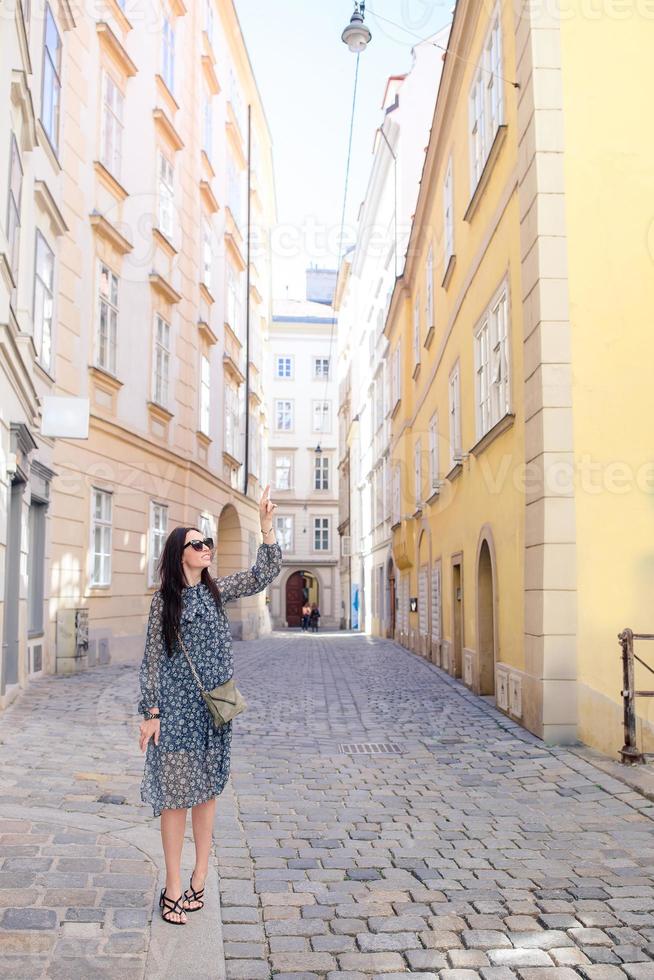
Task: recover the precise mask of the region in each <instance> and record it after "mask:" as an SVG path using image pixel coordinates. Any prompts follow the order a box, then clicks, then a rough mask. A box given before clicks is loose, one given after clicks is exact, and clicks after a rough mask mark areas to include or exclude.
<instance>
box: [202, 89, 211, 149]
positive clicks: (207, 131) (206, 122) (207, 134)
mask: <svg viewBox="0 0 654 980" xmlns="http://www.w3.org/2000/svg"><path fill="white" fill-rule="evenodd" d="M202 149H203V150H204V152H205V153H206V154H207V156H208V157H209V159H211V156H212V150H213V105H212V102H211V92H209V91H208V90H207V87H206V85H205V86H204V88H203V95H202Z"/></svg>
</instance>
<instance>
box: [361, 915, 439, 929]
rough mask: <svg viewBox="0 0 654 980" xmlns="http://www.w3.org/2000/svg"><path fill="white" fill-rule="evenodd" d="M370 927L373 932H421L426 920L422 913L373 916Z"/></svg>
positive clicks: (369, 921) (369, 920)
mask: <svg viewBox="0 0 654 980" xmlns="http://www.w3.org/2000/svg"><path fill="white" fill-rule="evenodd" d="M368 927H369V928H370V930H371V931H372V932H419V931H420V930H421V929H424V928H425V920H424V918H423V917H422V916H420V915H391V916H384V917H380V916H371V917H370V918H369V919H368Z"/></svg>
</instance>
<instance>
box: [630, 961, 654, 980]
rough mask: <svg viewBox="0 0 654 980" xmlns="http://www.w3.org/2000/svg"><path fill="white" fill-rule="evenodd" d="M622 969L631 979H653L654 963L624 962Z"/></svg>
mask: <svg viewBox="0 0 654 980" xmlns="http://www.w3.org/2000/svg"><path fill="white" fill-rule="evenodd" d="M622 969H623V970H624V972H625V973H626V974H627V976H628V977H630V978H631V980H652V978H653V977H654V963H623V964H622Z"/></svg>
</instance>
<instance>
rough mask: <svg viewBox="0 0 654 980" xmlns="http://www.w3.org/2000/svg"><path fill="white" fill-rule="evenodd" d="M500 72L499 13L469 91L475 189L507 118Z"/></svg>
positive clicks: (472, 172) (472, 167)
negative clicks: (500, 128) (497, 134)
mask: <svg viewBox="0 0 654 980" xmlns="http://www.w3.org/2000/svg"><path fill="white" fill-rule="evenodd" d="M501 72H502V38H501V29H500V20H499V14H498V15H497V16H496V17H495V20H494V22H493V24H492V26H491V29H490V31H489V33H488V37H487V40H486V43H485V44H484V50H483V52H482V55H481V59H480V61H479V66H478V69H477V73H476V75H475V79H474V82H473V85H472V89H471V91H470V108H469V113H470V176H471V184H472V190H473V191H474V189H475V187H476V186H477V184H478V182H479V178H480V177H481V174H482V171H483V169H484V165H485V163H486V160H487V159H488V154H489V153H490V149H491V146H492V145H493V140H494V139H495V134H496V133H497V129H498V127H499V126H501V125H502V122H503V119H504V103H503V97H502V79H501V77H500V76H501Z"/></svg>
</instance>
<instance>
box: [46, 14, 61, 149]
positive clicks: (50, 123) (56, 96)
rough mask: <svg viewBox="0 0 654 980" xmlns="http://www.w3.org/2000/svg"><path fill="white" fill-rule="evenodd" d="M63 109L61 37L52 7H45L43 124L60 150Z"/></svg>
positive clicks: (49, 138) (51, 142)
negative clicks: (60, 122) (60, 118)
mask: <svg viewBox="0 0 654 980" xmlns="http://www.w3.org/2000/svg"><path fill="white" fill-rule="evenodd" d="M60 109H61V37H60V34H59V31H58V30H57V25H56V24H55V19H54V17H53V15H52V11H51V9H50V6H49V5H48V4H47V3H46V5H45V27H44V31H43V85H42V90H41V123H42V124H43V129H44V130H45V134H46V136H47V137H48V140H49V142H50V145H51V146H52V148H53V149H54V150H55V151H58V149H59V116H60Z"/></svg>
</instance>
